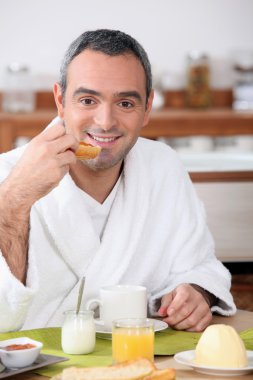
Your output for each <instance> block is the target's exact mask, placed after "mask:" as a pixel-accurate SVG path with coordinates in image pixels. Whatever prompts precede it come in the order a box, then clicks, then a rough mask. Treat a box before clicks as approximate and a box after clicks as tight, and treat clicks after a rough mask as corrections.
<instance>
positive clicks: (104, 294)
mask: <svg viewBox="0 0 253 380" xmlns="http://www.w3.org/2000/svg"><path fill="white" fill-rule="evenodd" d="M99 296H100V298H99V299H90V300H89V301H88V302H87V303H86V308H87V309H88V310H93V309H94V305H95V307H96V306H97V305H99V311H100V320H101V322H102V323H103V324H104V326H105V327H106V328H108V329H111V327H112V321H113V320H115V319H120V318H146V317H147V289H146V288H145V287H144V286H138V285H111V286H105V287H103V288H101V289H100V291H99Z"/></svg>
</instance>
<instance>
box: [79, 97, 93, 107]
mask: <svg viewBox="0 0 253 380" xmlns="http://www.w3.org/2000/svg"><path fill="white" fill-rule="evenodd" d="M80 102H81V103H82V104H84V105H85V106H90V105H93V104H95V102H94V100H93V99H91V98H84V99H81V100H80Z"/></svg>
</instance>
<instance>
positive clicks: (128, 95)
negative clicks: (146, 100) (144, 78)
mask: <svg viewBox="0 0 253 380" xmlns="http://www.w3.org/2000/svg"><path fill="white" fill-rule="evenodd" d="M114 96H115V97H119V98H135V99H137V100H139V101H140V102H142V97H141V95H140V93H139V92H138V91H122V92H116V93H115V94H114Z"/></svg>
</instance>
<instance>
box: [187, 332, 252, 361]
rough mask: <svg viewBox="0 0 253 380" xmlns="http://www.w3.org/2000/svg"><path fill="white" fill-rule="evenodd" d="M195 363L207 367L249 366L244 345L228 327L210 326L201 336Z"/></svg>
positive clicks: (237, 335)
mask: <svg viewBox="0 0 253 380" xmlns="http://www.w3.org/2000/svg"><path fill="white" fill-rule="evenodd" d="M194 363H195V364H197V365H201V366H207V367H219V368H244V367H246V366H247V365H248V359H247V354H246V350H245V346H244V343H243V341H242V339H241V338H240V336H239V334H238V333H237V332H236V330H235V329H234V328H233V327H231V326H227V325H223V324H218V325H211V326H208V327H207V328H206V329H205V331H204V332H203V334H202V335H201V337H200V339H199V341H198V344H197V347H196V351H195V359H194Z"/></svg>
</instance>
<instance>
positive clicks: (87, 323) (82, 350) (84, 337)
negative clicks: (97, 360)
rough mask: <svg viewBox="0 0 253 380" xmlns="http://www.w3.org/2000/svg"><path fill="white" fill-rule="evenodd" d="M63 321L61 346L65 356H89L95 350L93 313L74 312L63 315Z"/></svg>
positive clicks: (86, 311) (87, 311)
mask: <svg viewBox="0 0 253 380" xmlns="http://www.w3.org/2000/svg"><path fill="white" fill-rule="evenodd" d="M64 315H65V319H64V323H63V326H62V330H61V345H62V349H63V351H64V352H65V353H66V354H74V355H80V354H89V353H90V352H92V351H93V350H94V348H95V343H96V329H95V323H94V312H93V311H91V310H80V311H79V313H78V314H77V313H76V311H75V310H69V311H66V312H65V313H64Z"/></svg>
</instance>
